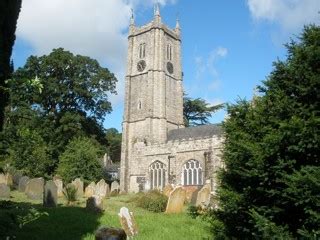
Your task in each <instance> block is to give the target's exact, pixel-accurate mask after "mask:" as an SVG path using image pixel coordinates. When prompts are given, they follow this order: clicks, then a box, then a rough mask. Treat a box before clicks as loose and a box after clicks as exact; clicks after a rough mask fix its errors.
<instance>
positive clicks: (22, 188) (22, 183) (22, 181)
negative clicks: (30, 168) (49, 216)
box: [18, 176, 29, 192]
mask: <svg viewBox="0 0 320 240" xmlns="http://www.w3.org/2000/svg"><path fill="white" fill-rule="evenodd" d="M28 181H29V177H27V176H23V177H21V178H20V179H19V185H18V189H19V191H20V192H24V191H25V190H26V186H27V183H28Z"/></svg>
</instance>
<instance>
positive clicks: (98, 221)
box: [0, 191, 212, 240]
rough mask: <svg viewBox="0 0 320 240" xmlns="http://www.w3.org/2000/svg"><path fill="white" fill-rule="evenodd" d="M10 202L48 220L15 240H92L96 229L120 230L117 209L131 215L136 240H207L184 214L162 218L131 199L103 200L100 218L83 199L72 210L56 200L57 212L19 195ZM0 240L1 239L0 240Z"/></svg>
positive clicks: (204, 229) (204, 230)
mask: <svg viewBox="0 0 320 240" xmlns="http://www.w3.org/2000/svg"><path fill="white" fill-rule="evenodd" d="M11 193H12V194H11V196H12V197H11V199H10V200H11V201H13V202H15V203H16V204H17V205H20V206H22V207H34V208H36V209H38V210H39V211H41V212H42V211H45V212H47V213H48V214H49V216H41V217H40V218H39V219H37V220H35V221H34V222H31V223H29V224H27V225H25V226H24V227H23V228H22V229H21V230H19V231H18V232H17V238H16V239H28V240H33V239H34V240H51V239H60V240H63V239H68V240H72V239H84V240H93V239H94V232H95V230H96V229H97V228H99V227H100V226H104V225H106V226H112V227H121V225H120V222H119V217H118V212H119V209H120V208H121V207H123V206H126V207H128V208H129V210H130V211H132V212H133V213H134V216H135V219H136V222H137V224H138V228H139V234H138V235H137V236H136V237H135V238H134V239H137V240H144V239H145V240H146V239H148V240H162V239H165V240H171V239H172V240H173V239H190V240H198V239H199V240H204V239H211V238H212V237H211V234H210V232H209V227H208V225H207V224H206V223H205V222H203V221H201V220H199V219H192V218H191V217H189V216H187V215H186V213H181V214H171V215H169V214H164V213H153V212H149V211H147V210H144V209H142V208H138V207H136V206H135V205H134V203H133V202H132V201H130V199H131V198H132V197H133V196H132V195H121V196H116V197H111V198H108V199H105V203H104V204H105V211H104V213H103V214H94V213H91V212H89V211H87V210H86V209H85V208H84V206H85V199H81V200H80V201H79V202H78V203H77V204H76V205H75V206H66V202H65V201H64V200H63V199H59V203H60V202H61V204H59V206H58V207H57V208H44V207H42V205H41V201H35V200H29V199H27V198H26V197H25V195H24V194H23V193H19V192H17V191H12V192H11ZM0 238H1V237H0Z"/></svg>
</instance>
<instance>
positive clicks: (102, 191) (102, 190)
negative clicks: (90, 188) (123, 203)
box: [96, 179, 109, 197]
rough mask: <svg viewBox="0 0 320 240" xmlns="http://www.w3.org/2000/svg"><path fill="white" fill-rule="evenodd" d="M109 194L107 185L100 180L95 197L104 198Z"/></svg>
mask: <svg viewBox="0 0 320 240" xmlns="http://www.w3.org/2000/svg"><path fill="white" fill-rule="evenodd" d="M107 194H109V185H108V184H107V183H106V182H105V181H104V180H103V179H101V180H100V181H99V182H98V183H97V186H96V195H99V196H101V197H106V196H107Z"/></svg>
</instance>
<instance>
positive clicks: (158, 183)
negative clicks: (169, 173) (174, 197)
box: [149, 161, 166, 189]
mask: <svg viewBox="0 0 320 240" xmlns="http://www.w3.org/2000/svg"><path fill="white" fill-rule="evenodd" d="M149 172H150V187H151V189H163V188H164V186H165V185H166V165H165V164H164V163H162V162H160V161H155V162H153V163H152V164H151V165H150V167H149Z"/></svg>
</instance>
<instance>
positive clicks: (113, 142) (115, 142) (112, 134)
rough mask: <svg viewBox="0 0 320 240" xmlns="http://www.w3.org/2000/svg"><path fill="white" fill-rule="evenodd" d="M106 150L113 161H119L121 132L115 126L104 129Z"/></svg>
mask: <svg viewBox="0 0 320 240" xmlns="http://www.w3.org/2000/svg"><path fill="white" fill-rule="evenodd" d="M106 139H107V142H108V144H107V151H108V153H109V156H110V158H111V160H112V161H113V162H120V158H121V141H122V134H121V133H119V132H118V130H117V129H115V128H109V129H107V130H106Z"/></svg>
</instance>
